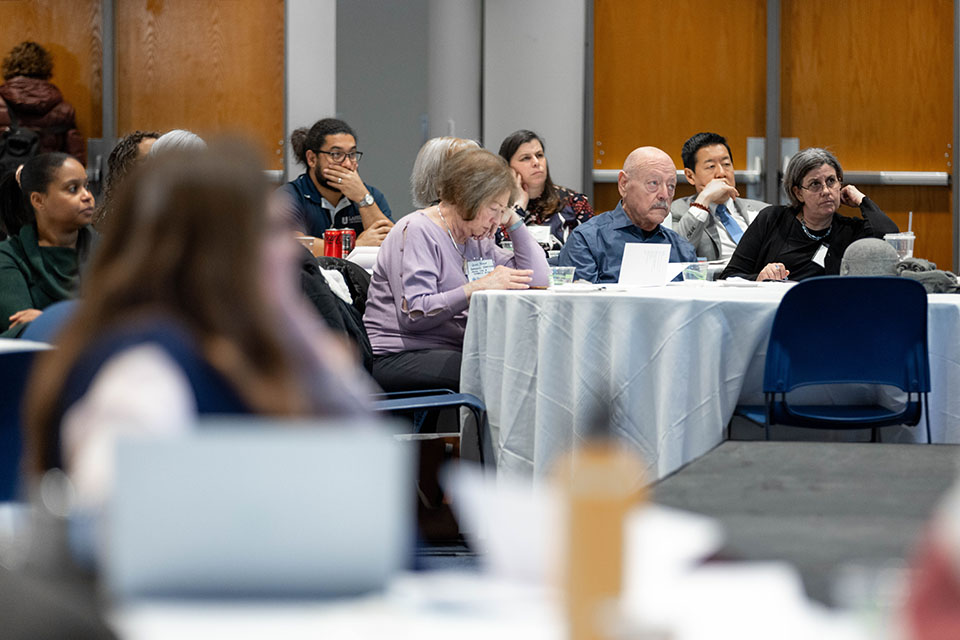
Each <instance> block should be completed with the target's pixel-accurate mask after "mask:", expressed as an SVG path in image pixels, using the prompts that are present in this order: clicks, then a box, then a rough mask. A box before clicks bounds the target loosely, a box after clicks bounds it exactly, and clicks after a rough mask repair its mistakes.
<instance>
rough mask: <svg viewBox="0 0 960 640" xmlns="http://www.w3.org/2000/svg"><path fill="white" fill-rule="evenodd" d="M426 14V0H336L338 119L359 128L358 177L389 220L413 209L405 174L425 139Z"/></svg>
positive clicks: (408, 177) (355, 129)
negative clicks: (374, 191) (384, 206)
mask: <svg viewBox="0 0 960 640" xmlns="http://www.w3.org/2000/svg"><path fill="white" fill-rule="evenodd" d="M427 16H428V2H427V0H337V20H336V28H337V51H338V57H337V111H336V113H337V117H339V118H342V119H343V120H345V121H346V122H348V123H349V124H350V126H351V127H353V129H354V131H356V132H357V138H358V141H357V146H358V148H359V149H360V150H361V151H363V154H364V155H363V160H362V161H361V162H360V168H359V171H360V176H361V177H362V178H363V180H364V181H365V182H366V183H368V184H370V185H373V186H375V187H376V188H378V189H380V190H381V191H382V192H383V193H384V195H385V196H386V197H387V202H388V203H390V208H391V210H392V211H393V219H394V220H398V219H400V218H401V217H402V216H404V215H406V214H408V213H410V211H412V210H413V205H412V204H411V199H410V172H411V171H412V170H413V161H414V159H416V157H417V151H419V150H420V146H421V145H422V144H423V143H424V142H425V140H426V131H425V118H426V113H427V93H428V91H427V48H428V38H427V21H428V20H427ZM322 115H330V113H327V114H322ZM317 117H320V116H317Z"/></svg>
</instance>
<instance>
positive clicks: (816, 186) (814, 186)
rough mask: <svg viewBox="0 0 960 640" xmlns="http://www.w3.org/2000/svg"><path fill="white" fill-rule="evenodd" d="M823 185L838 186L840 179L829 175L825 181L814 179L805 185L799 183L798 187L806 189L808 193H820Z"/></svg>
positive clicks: (830, 187) (832, 187)
mask: <svg viewBox="0 0 960 640" xmlns="http://www.w3.org/2000/svg"><path fill="white" fill-rule="evenodd" d="M824 186H826V187H827V189H836V188H837V187H838V186H840V180H838V179H837V177H836V176H830V177H829V178H827V179H826V181H825V182H820V181H819V180H814V181H813V182H811V183H810V184H808V185H807V186H803V185H800V188H801V189H806V190H807V191H809V192H810V193H820V192H821V191H823V187H824Z"/></svg>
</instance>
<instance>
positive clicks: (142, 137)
mask: <svg viewBox="0 0 960 640" xmlns="http://www.w3.org/2000/svg"><path fill="white" fill-rule="evenodd" d="M159 137H160V132H159V131H140V130H137V131H134V132H133V133H128V134H127V135H125V136H123V137H122V138H120V140H118V141H117V144H116V146H114V147H113V151H111V152H110V157H109V158H107V177H106V180H105V181H104V184H103V196H102V197H101V198H100V206H99V207H97V212H96V214H94V216H93V227H94V228H95V229H96V230H97V231H101V232H102V231H103V227H104V220H105V219H106V217H107V215H108V213H109V209H110V203H111V202H112V201H113V198H114V195H115V194H116V192H117V189H118V187H119V186H120V183H121V182H123V179H124V177H126V175H127V174H128V173H130V172H131V171H133V168H134V166H136V164H137V162H139V161H140V160H143V159H144V158H146V157H147V154H148V153H149V152H150V148H151V147H152V146H153V143H154V142H156V141H157V138H159Z"/></svg>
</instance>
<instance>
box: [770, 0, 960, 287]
mask: <svg viewBox="0 0 960 640" xmlns="http://www.w3.org/2000/svg"><path fill="white" fill-rule="evenodd" d="M781 6H782V9H781V10H782V43H783V44H782V47H781V56H782V68H781V83H782V84H781V87H782V94H781V95H782V132H783V135H784V136H785V137H796V138H799V139H800V147H801V148H804V147H810V146H826V147H829V148H831V149H832V150H833V151H834V152H835V153H836V155H837V157H838V158H839V160H840V163H841V164H842V165H843V167H844V169H846V170H857V171H880V170H888V171H947V172H949V171H951V165H950V163H951V162H952V160H953V158H952V156H953V153H952V149H950V142H951V140H952V136H953V129H952V126H953V125H952V118H953V115H952V114H953V57H952V55H951V52H952V51H953V12H954V8H953V2H952V1H950V0H924V1H922V2H908V3H905V2H900V1H899V0H847V1H846V2H842V3H837V2H834V1H832V0H784V1H783V3H782V5H781ZM863 191H864V192H865V193H867V194H869V195H870V196H871V197H872V198H873V199H874V200H875V201H876V202H877V204H879V205H880V207H881V208H882V209H884V210H885V211H886V212H887V213H890V214H891V215H892V217H893V218H894V219H895V220H897V222H898V223H900V222H902V223H903V224H902V225H901V226H903V227H905V224H906V214H907V211H908V210H911V209H912V210H913V211H914V227H915V229H914V230H915V231H917V234H918V235H917V244H916V247H915V254H916V255H918V256H920V257H925V258H928V259H931V260H933V261H934V262H936V263H937V264H939V265H941V266H943V267H946V268H949V266H950V265H951V264H952V240H951V238H952V231H951V222H950V221H951V216H950V192H949V190H948V189H947V188H935V187H926V188H914V187H897V188H889V187H887V188H876V187H863Z"/></svg>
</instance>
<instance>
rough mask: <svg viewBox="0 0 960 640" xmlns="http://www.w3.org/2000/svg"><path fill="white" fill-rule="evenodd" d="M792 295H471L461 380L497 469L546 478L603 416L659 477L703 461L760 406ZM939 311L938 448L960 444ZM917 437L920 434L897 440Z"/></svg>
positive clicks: (953, 336)
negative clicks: (738, 409) (486, 430)
mask: <svg viewBox="0 0 960 640" xmlns="http://www.w3.org/2000/svg"><path fill="white" fill-rule="evenodd" d="M786 289H787V285H782V284H780V283H763V284H760V285H759V286H756V287H750V288H735V287H726V286H720V284H719V283H718V284H714V283H707V284H706V285H703V286H698V287H690V286H682V285H681V286H667V287H656V288H647V289H634V290H632V291H593V292H578V293H561V292H556V291H524V292H506V291H485V292H479V293H476V294H474V295H473V297H472V299H471V305H470V312H469V320H468V322H467V331H466V336H465V339H464V349H463V367H462V370H461V383H460V384H461V390H462V391H465V392H467V393H473V394H475V395H477V396H479V397H480V398H482V399H483V400H484V402H485V403H486V405H487V411H488V415H489V422H490V437H491V438H492V444H493V449H494V452H495V454H496V457H497V468H498V472H499V473H507V474H521V475H527V476H530V475H532V476H533V477H534V478H535V479H540V478H542V477H544V475H545V474H547V473H548V472H549V469H550V466H551V464H552V463H553V462H554V460H555V458H556V456H557V455H558V454H559V453H561V452H563V451H566V450H569V449H570V448H571V447H572V446H573V444H574V442H575V441H576V440H579V439H581V438H583V437H584V435H585V434H586V432H587V431H588V429H589V428H590V426H591V424H592V423H593V422H594V421H595V420H596V419H597V418H598V417H599V416H601V414H602V412H604V411H607V412H608V413H609V416H610V422H611V424H612V427H613V430H614V433H615V435H616V436H617V437H618V438H620V439H621V440H623V441H626V442H628V443H631V444H632V445H633V446H634V447H635V448H636V449H637V450H638V451H639V452H640V453H641V454H642V456H643V458H644V459H645V460H646V462H647V465H648V478H650V479H656V478H661V477H663V476H665V475H666V474H669V473H671V472H673V471H675V470H676V469H678V468H679V467H680V466H682V465H683V464H685V463H687V462H689V461H691V460H694V459H696V458H697V457H699V456H701V455H703V454H704V453H706V452H707V451H709V450H710V449H711V448H713V447H714V446H716V445H717V444H718V443H719V442H720V441H721V440H722V439H723V437H724V429H725V427H726V425H727V424H728V422H729V421H730V418H731V416H732V414H733V410H734V407H735V406H736V405H737V402H738V400H739V399H741V395H742V396H743V399H744V400H747V401H753V402H758V401H760V400H762V394H761V393H760V388H761V383H762V379H763V366H764V358H765V356H766V342H767V337H768V334H769V331H770V325H771V324H772V322H773V316H774V314H775V313H776V309H777V306H778V304H779V302H780V299H781V298H782V296H783V293H784V292H785V291H786ZM929 301H930V327H929V336H930V345H931V358H930V365H931V376H932V380H933V392H932V393H931V396H930V400H931V412H930V414H931V428H932V433H933V440H934V442H956V443H960V420H957V416H958V415H960V399H957V398H956V397H955V394H953V393H951V392H950V390H951V389H960V386H958V384H960V296H955V295H947V294H943V295H931V296H930V297H929ZM818 322H829V309H816V310H811V323H818ZM864 322H869V318H864ZM837 330H841V331H843V330H848V331H856V327H846V328H844V327H837ZM916 436H919V437H921V438H924V437H925V436H924V434H923V432H922V428H921V430H919V431H917V430H907V429H902V430H900V431H899V432H897V433H896V435H895V436H894V438H895V439H896V440H898V441H904V440H911V439H913V438H914V437H916ZM885 439H887V436H886V434H885Z"/></svg>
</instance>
